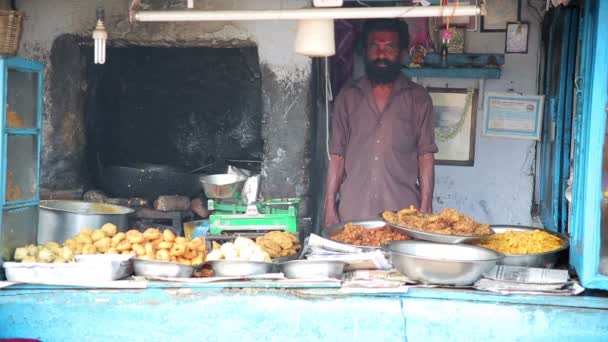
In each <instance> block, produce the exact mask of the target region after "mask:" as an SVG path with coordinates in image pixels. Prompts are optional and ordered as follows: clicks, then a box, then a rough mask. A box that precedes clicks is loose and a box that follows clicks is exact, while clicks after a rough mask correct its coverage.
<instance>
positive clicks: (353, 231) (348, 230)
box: [331, 223, 410, 246]
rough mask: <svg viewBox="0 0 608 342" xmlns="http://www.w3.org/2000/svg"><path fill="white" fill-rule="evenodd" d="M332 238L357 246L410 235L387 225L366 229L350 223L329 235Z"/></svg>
mask: <svg viewBox="0 0 608 342" xmlns="http://www.w3.org/2000/svg"><path fill="white" fill-rule="evenodd" d="M331 239H332V240H334V241H338V242H342V243H347V244H351V245H359V246H381V245H383V244H385V243H388V242H391V241H398V240H409V239H410V237H409V236H407V235H405V234H402V233H400V232H397V231H395V230H393V229H391V228H390V227H388V226H386V225H385V226H383V227H379V228H373V229H366V228H365V227H362V226H357V225H355V224H352V223H347V224H345V225H344V228H343V229H342V230H341V231H340V232H338V233H337V234H335V235H334V236H332V237H331Z"/></svg>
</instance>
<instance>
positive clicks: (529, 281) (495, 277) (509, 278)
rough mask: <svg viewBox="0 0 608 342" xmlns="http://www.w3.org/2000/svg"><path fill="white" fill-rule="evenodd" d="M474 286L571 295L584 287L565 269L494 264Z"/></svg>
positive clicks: (579, 291)
mask: <svg viewBox="0 0 608 342" xmlns="http://www.w3.org/2000/svg"><path fill="white" fill-rule="evenodd" d="M474 288H476V289H478V290H482V291H490V292H499V293H502V294H540V295H553V296H560V295H561V296H572V295H577V294H580V293H581V292H583V291H584V290H585V289H584V288H583V287H582V286H580V285H579V284H578V282H576V281H574V280H571V279H570V276H569V275H568V271H567V270H554V269H547V268H531V267H517V266H495V267H494V268H492V269H491V270H490V271H488V272H486V273H485V274H484V276H483V278H481V279H479V280H478V281H477V282H475V285H474Z"/></svg>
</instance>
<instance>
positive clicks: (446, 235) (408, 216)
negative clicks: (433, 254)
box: [382, 207, 494, 243]
mask: <svg viewBox="0 0 608 342" xmlns="http://www.w3.org/2000/svg"><path fill="white" fill-rule="evenodd" d="M382 218H383V220H384V221H385V222H386V223H387V224H388V225H389V226H391V227H393V228H396V229H399V230H401V231H402V232H404V233H405V234H407V235H409V236H410V237H412V238H414V239H418V240H426V241H432V242H439V243H465V242H470V241H474V240H478V239H481V238H485V237H488V236H490V235H492V234H494V231H492V229H491V228H490V226H489V225H487V224H481V223H478V222H475V221H474V220H473V219H471V218H470V217H468V216H466V215H463V214H461V213H459V212H457V211H456V210H455V209H450V208H446V209H443V210H441V211H440V212H438V213H436V214H422V213H420V212H418V210H416V208H414V207H410V208H406V209H402V210H399V211H398V212H393V211H390V210H387V211H385V212H383V213H382Z"/></svg>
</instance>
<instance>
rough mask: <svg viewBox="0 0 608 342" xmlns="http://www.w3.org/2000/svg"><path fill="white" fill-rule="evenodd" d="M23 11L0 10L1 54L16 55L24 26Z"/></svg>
mask: <svg viewBox="0 0 608 342" xmlns="http://www.w3.org/2000/svg"><path fill="white" fill-rule="evenodd" d="M22 24H23V12H19V11H7V10H0V54H2V55H15V54H16V53H17V49H18V48H19V40H20V39H21V30H22V27H23V25H22Z"/></svg>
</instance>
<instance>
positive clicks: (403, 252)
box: [387, 241, 505, 286]
mask: <svg viewBox="0 0 608 342" xmlns="http://www.w3.org/2000/svg"><path fill="white" fill-rule="evenodd" d="M387 249H388V252H389V257H390V262H391V263H392V264H393V266H394V267H395V269H397V270H398V271H399V272H401V273H403V274H405V276H407V277H408V278H410V279H411V280H414V281H419V282H421V283H424V284H438V285H456V286H462V285H470V284H472V283H474V282H475V281H477V280H478V279H479V278H481V276H482V274H483V273H484V272H487V271H488V270H490V269H491V268H492V267H494V266H495V265H496V264H497V263H498V262H499V261H500V260H502V259H503V258H504V257H505V256H504V255H503V254H502V253H500V252H496V251H494V250H491V249H487V248H482V247H477V246H471V245H460V244H441V243H434V242H427V241H395V242H391V243H390V244H389V245H388V246H387Z"/></svg>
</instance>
